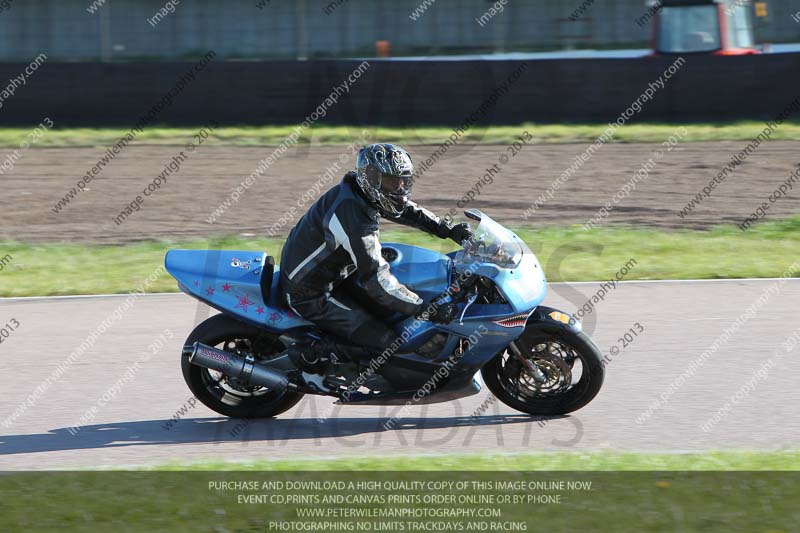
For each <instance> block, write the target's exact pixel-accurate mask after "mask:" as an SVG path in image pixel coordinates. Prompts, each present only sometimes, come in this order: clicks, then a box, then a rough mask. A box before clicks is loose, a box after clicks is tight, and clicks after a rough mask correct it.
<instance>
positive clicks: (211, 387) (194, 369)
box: [181, 315, 303, 418]
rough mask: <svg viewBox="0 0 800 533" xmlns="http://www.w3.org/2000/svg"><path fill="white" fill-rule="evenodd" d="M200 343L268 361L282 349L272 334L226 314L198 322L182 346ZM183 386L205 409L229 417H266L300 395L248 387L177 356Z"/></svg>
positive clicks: (272, 414) (282, 411)
mask: <svg viewBox="0 0 800 533" xmlns="http://www.w3.org/2000/svg"><path fill="white" fill-rule="evenodd" d="M195 342H202V343H203V344H207V345H209V346H214V347H217V348H219V349H221V350H225V351H233V350H237V349H240V350H243V351H248V352H252V353H253V354H254V355H255V356H256V357H261V358H264V359H269V357H270V356H274V355H277V354H279V353H281V352H282V351H283V350H284V349H285V348H284V346H283V344H282V343H281V342H280V341H279V340H278V337H277V336H276V335H272V334H270V333H268V332H266V331H264V330H261V329H259V328H256V327H254V326H250V325H248V324H245V323H243V322H240V321H238V320H235V319H233V318H231V317H229V316H227V315H216V316H213V317H211V318H209V319H207V320H204V321H203V322H201V323H200V324H199V325H198V326H197V327H196V328H195V329H194V331H192V333H191V334H189V337H188V338H187V339H186V342H185V343H184V345H191V344H194V343H195ZM181 369H182V370H183V379H184V380H185V381H186V385H188V386H189V389H190V390H191V391H192V392H193V393H194V395H195V397H196V398H197V399H198V400H200V401H201V402H203V404H204V405H205V406H206V407H208V408H209V409H211V410H213V411H216V412H217V413H219V414H221V415H225V416H229V417H231V418H270V417H274V416H277V415H279V414H281V413H284V412H286V411H288V410H289V409H291V408H292V407H294V406H295V404H297V402H299V401H300V400H301V399H302V398H303V394H301V393H296V392H290V391H283V392H279V391H275V390H269V389H267V388H265V387H258V386H255V387H248V386H243V385H242V384H240V383H237V382H236V381H235V380H233V379H231V378H229V377H228V376H225V375H223V374H222V373H220V372H217V371H215V370H209V369H207V368H203V367H201V366H197V365H193V364H192V363H190V362H189V358H188V357H185V356H184V357H181Z"/></svg>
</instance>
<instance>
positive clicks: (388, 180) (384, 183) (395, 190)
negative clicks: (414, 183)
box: [381, 174, 411, 196]
mask: <svg viewBox="0 0 800 533" xmlns="http://www.w3.org/2000/svg"><path fill="white" fill-rule="evenodd" d="M381 192H383V193H384V194H387V195H399V196H407V195H408V194H409V193H410V192H411V178H410V177H403V176H390V175H389V174H381Z"/></svg>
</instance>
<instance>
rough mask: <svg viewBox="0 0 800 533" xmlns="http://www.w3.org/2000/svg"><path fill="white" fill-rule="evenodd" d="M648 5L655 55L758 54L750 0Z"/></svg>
mask: <svg viewBox="0 0 800 533" xmlns="http://www.w3.org/2000/svg"><path fill="white" fill-rule="evenodd" d="M650 6H651V7H650V11H651V12H652V13H653V34H652V45H651V48H652V49H653V53H654V54H656V55H662V54H692V53H696V54H713V55H748V54H758V53H760V52H759V51H758V50H757V49H756V47H755V42H754V35H753V19H752V8H753V6H752V3H751V2H750V0H660V1H656V2H655V3H650Z"/></svg>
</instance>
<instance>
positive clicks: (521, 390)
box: [481, 330, 605, 416]
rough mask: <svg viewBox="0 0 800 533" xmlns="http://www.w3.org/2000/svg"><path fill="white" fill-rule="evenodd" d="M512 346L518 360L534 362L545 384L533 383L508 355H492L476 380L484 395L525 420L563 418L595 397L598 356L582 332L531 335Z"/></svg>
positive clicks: (599, 373) (598, 378)
mask: <svg viewBox="0 0 800 533" xmlns="http://www.w3.org/2000/svg"><path fill="white" fill-rule="evenodd" d="M516 342H517V346H518V347H519V349H520V352H521V353H522V355H523V357H525V358H527V359H530V360H532V361H535V362H536V365H537V367H539V369H540V370H541V371H542V372H543V373H544V375H545V377H546V378H547V379H546V381H545V382H539V381H537V380H536V379H535V378H534V377H533V375H532V374H531V373H530V372H529V371H528V369H526V368H525V366H524V365H523V364H522V362H521V361H519V359H518V358H517V357H516V356H514V355H513V354H512V353H511V352H510V351H506V352H501V353H499V354H498V355H496V356H495V357H494V358H493V359H492V360H491V361H489V362H488V363H487V364H486V365H484V367H483V368H482V369H481V375H482V376H483V380H484V382H485V383H486V386H487V387H489V390H490V391H492V393H493V394H494V395H495V396H497V398H498V399H499V400H500V401H502V402H503V403H504V404H506V405H508V406H509V407H512V408H514V409H516V410H518V411H522V412H523V413H528V414H530V415H550V416H552V415H563V414H566V413H571V412H573V411H577V410H578V409H580V408H581V407H583V406H585V405H586V404H588V403H589V402H590V401H592V400H593V399H594V397H595V396H597V393H598V392H600V388H601V387H602V385H603V379H604V377H605V368H604V366H603V357H602V354H601V353H600V350H599V348H597V346H595V344H594V342H592V340H591V339H590V338H589V336H588V335H586V334H585V333H583V332H578V333H573V332H560V333H544V332H541V331H535V330H531V331H526V332H525V333H523V334H522V337H520V338H519V339H518V340H517V341H516ZM576 373H579V377H577V379H576V376H575V374H576Z"/></svg>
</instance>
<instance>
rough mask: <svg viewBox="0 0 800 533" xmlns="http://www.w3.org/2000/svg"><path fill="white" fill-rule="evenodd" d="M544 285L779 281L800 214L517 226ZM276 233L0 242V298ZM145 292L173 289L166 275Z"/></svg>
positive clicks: (264, 245) (63, 287)
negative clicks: (688, 223) (712, 223)
mask: <svg viewBox="0 0 800 533" xmlns="http://www.w3.org/2000/svg"><path fill="white" fill-rule="evenodd" d="M519 235H520V237H521V238H522V239H523V240H524V241H525V242H526V243H528V244H529V245H530V246H531V248H532V249H533V250H534V251H535V252H536V254H537V255H538V257H539V260H540V262H541V263H542V266H543V268H544V270H545V274H546V275H547V278H548V280H549V281H592V280H603V279H609V278H610V277H612V276H613V275H614V274H615V273H616V272H617V271H618V270H619V269H620V268H621V267H622V266H623V265H625V264H626V263H627V262H628V260H629V259H631V258H633V259H635V260H636V263H637V264H636V265H635V266H633V267H632V269H631V270H630V272H629V273H628V274H627V275H626V276H625V279H626V280H636V279H713V278H749V277H754V278H762V277H779V276H781V275H782V274H783V273H784V272H785V271H786V268H787V267H788V266H789V265H790V264H792V263H793V262H794V261H797V260H798V258H799V257H800V217H794V218H790V219H786V220H781V221H776V222H765V223H761V224H757V225H755V226H753V227H752V229H750V230H749V231H747V232H745V233H743V232H741V231H740V230H739V229H737V228H736V227H734V226H717V227H714V228H712V229H711V230H708V231H699V230H675V231H666V230H657V229H652V228H628V227H604V228H596V229H592V230H589V231H584V230H583V229H582V228H581V227H578V226H573V227H568V228H543V229H535V230H534V229H520V230H519ZM382 240H383V241H384V242H390V241H394V242H403V243H408V244H416V245H419V246H425V247H429V248H432V249H434V250H438V251H442V252H447V251H450V250H453V249H455V245H454V244H453V243H451V242H450V241H441V240H439V239H435V238H433V237H429V236H426V235H424V234H422V233H420V232H411V231H397V230H395V231H389V232H386V233H385V234H384V235H383V236H382ZM282 245H283V241H282V240H281V239H277V238H276V239H245V238H240V237H230V238H218V239H211V240H195V241H189V242H181V243H175V242H161V241H159V242H142V243H134V244H126V245H112V246H109V245H84V244H23V243H14V242H6V243H0V258H2V257H7V256H11V260H8V259H6V260H5V262H6V264H5V266H3V268H2V270H0V296H46V295H68V294H105V293H125V292H129V291H131V290H133V289H135V288H136V287H138V286H139V285H140V284H141V283H142V281H143V280H144V279H145V278H147V277H148V276H150V275H151V273H153V272H154V271H155V270H156V269H157V268H158V266H159V265H160V264H162V263H163V259H164V254H165V253H166V251H167V250H169V249H170V248H197V249H209V248H210V249H234V250H235V249H239V250H241V249H244V250H265V251H267V252H268V253H269V254H270V255H274V256H276V257H279V256H280V250H281V248H282ZM148 291H149V292H170V291H177V286H176V283H175V280H173V279H172V278H171V277H170V276H169V275H167V274H164V275H162V276H161V277H160V278H159V279H157V280H156V281H155V282H154V283H153V284H152V285H150V287H149V289H148Z"/></svg>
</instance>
